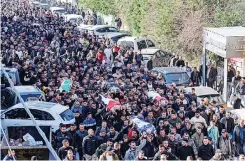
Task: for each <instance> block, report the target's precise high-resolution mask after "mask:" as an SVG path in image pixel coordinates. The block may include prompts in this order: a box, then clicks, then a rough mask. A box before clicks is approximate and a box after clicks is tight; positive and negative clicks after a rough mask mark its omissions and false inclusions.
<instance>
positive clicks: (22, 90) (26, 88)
mask: <svg viewBox="0 0 245 161" xmlns="http://www.w3.org/2000/svg"><path fill="white" fill-rule="evenodd" d="M15 89H16V90H17V91H18V92H19V93H37V92H38V93H42V91H41V90H40V89H38V88H37V87H35V86H15Z"/></svg>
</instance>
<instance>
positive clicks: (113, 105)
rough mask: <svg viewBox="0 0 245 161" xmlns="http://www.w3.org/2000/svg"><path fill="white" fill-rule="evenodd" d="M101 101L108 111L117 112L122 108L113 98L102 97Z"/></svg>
mask: <svg viewBox="0 0 245 161" xmlns="http://www.w3.org/2000/svg"><path fill="white" fill-rule="evenodd" d="M100 99H101V101H102V102H103V103H104V104H105V105H106V111H111V110H116V109H120V108H121V104H120V102H119V101H116V100H113V99H111V98H105V97H104V96H102V95H100Z"/></svg>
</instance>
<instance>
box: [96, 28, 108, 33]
mask: <svg viewBox="0 0 245 161" xmlns="http://www.w3.org/2000/svg"><path fill="white" fill-rule="evenodd" d="M96 32H106V28H100V29H97V30H96Z"/></svg>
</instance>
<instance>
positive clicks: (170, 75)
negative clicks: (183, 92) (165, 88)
mask: <svg viewBox="0 0 245 161" xmlns="http://www.w3.org/2000/svg"><path fill="white" fill-rule="evenodd" d="M151 72H153V73H154V74H155V75H156V76H157V75H159V74H161V75H162V77H163V79H164V80H165V82H166V84H172V83H175V84H176V85H177V86H178V87H187V86H189V84H190V83H191V80H190V77H189V76H188V74H187V72H186V71H184V70H183V69H182V68H178V67H156V68H153V69H152V70H151Z"/></svg>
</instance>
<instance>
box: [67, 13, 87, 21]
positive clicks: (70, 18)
mask: <svg viewBox="0 0 245 161" xmlns="http://www.w3.org/2000/svg"><path fill="white" fill-rule="evenodd" d="M64 18H65V21H66V22H68V21H72V22H74V21H80V20H82V19H83V17H82V15H77V14H66V15H64Z"/></svg>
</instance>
